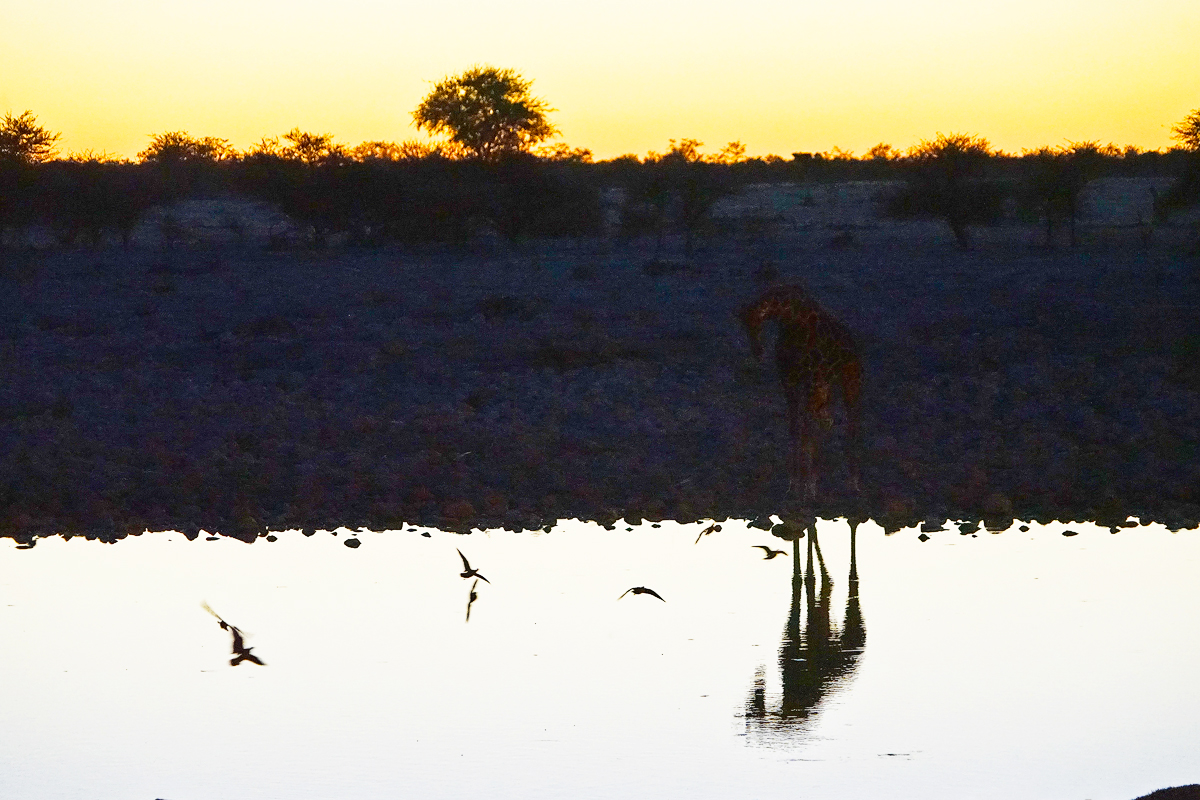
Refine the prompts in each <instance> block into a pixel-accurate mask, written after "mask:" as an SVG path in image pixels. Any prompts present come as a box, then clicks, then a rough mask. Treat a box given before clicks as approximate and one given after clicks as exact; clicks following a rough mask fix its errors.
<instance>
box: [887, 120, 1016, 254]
mask: <svg viewBox="0 0 1200 800" xmlns="http://www.w3.org/2000/svg"><path fill="white" fill-rule="evenodd" d="M993 155H994V154H993V152H992V147H991V144H989V142H988V140H987V139H985V138H984V137H982V136H977V135H974V134H968V133H949V134H943V133H939V134H938V135H937V137H936V138H934V139H932V140H924V139H923V140H921V141H920V142H919V143H918V144H916V145H914V146H913V147H911V148H909V150H908V152H907V153H905V155H904V159H903V161H904V164H905V166H906V168H907V170H908V187H907V188H906V189H905V190H904V191H903V192H900V193H899V194H897V195H896V196H895V197H893V198H892V200H891V203H890V206H889V210H890V211H891V213H892V214H893V215H895V216H900V217H905V216H924V217H934V218H938V219H943V220H945V221H946V223H947V224H948V225H949V226H950V229H951V230H952V231H953V232H954V238H955V239H956V240H957V241H958V243H959V245H960V246H961V247H964V248H966V247H970V236H969V233H968V226H969V225H972V224H979V223H984V222H990V221H993V220H995V219H996V218H997V217H998V216H999V214H1000V210H1001V203H1002V200H1003V187H1002V186H1001V185H1000V184H999V183H998V182H996V181H989V180H988V175H987V167H988V164H989V162H990V161H991V159H992V156H993Z"/></svg>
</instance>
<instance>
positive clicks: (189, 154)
mask: <svg viewBox="0 0 1200 800" xmlns="http://www.w3.org/2000/svg"><path fill="white" fill-rule="evenodd" d="M235 154H236V151H235V150H234V149H233V148H232V147H230V146H229V141H228V140H226V139H218V138H217V137H215V136H204V137H199V138H198V137H195V136H192V135H191V134H189V133H188V132H187V131H167V132H166V133H154V134H151V135H150V144H149V145H148V146H147V147H146V149H145V150H143V151H141V152H140V153H138V154H137V157H138V160H139V161H143V162H145V163H148V164H178V163H195V162H208V163H216V162H218V161H224V160H226V159H228V158H231V157H233V156H234V155H235Z"/></svg>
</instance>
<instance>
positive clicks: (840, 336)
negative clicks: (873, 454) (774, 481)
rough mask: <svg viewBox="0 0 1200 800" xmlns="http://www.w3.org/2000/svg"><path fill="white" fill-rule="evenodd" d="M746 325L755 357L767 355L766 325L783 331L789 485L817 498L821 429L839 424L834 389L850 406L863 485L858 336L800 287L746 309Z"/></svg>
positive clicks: (773, 292)
mask: <svg viewBox="0 0 1200 800" xmlns="http://www.w3.org/2000/svg"><path fill="white" fill-rule="evenodd" d="M740 316H741V321H742V326H743V327H744V328H745V330H746V334H747V336H749V338H750V349H751V351H752V352H753V354H754V357H755V359H757V360H759V361H761V360H762V357H763V345H762V327H763V324H764V323H766V322H768V321H770V320H775V321H776V322H777V323H778V324H779V335H778V337H777V339H776V344H775V360H776V363H777V365H778V367H779V380H780V382H781V383H782V385H783V393H784V397H785V398H786V399H787V405H788V437H789V441H790V452H789V456H788V472H789V487H790V489H791V490H792V491H796V490H797V489H798V488H800V489H803V492H804V499H806V500H812V499H813V498H814V497H815V496H816V489H817V475H816V466H815V460H816V452H817V433H818V432H817V430H816V427H815V426H814V425H813V423H814V422H817V421H819V422H820V423H821V424H822V427H824V428H829V427H832V425H833V413H832V408H831V405H830V403H831V400H832V387H833V386H834V385H837V386H839V387H840V388H841V392H842V400H843V402H844V403H845V405H846V416H847V420H848V428H849V431H848V434H849V441H850V447H849V448H848V451H849V453H850V480H851V488H853V489H854V490H855V491H857V489H858V454H857V450H858V427H859V424H858V401H859V395H860V392H861V389H862V357H861V354H860V350H859V347H858V343H857V342H856V341H855V338H854V334H852V333H851V332H850V330H849V329H848V328H847V327H846V326H845V325H843V324H842V323H841V322H840V321H838V320H837V319H836V318H835V317H834V316H833V315H832V314H830V313H829V312H828V311H826V310H825V309H823V308H822V307H821V306H820V305H819V304H818V303H817V302H816V301H815V300H813V298H812V297H811V296H810V295H809V294H808V293H807V292H806V291H804V289H802V288H801V287H799V286H796V285H784V286H776V287H773V288H771V289H768V290H767V291H766V292H764V293H763V294H762V295H761V296H760V297H759V298H758V300H756V301H755V302H754V303H751V304H750V305H748V306H746V307H744V308H743V309H742V310H741V314H740Z"/></svg>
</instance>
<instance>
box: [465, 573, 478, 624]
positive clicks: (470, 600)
mask: <svg viewBox="0 0 1200 800" xmlns="http://www.w3.org/2000/svg"><path fill="white" fill-rule="evenodd" d="M478 585H479V578H476V579H475V582H474V583H472V584H471V596H470V597H469V598H468V599H467V622H470V621H471V606H472V605H473V604H474V603H475V601H476V600H478V599H479V593H478V592H476V591H475V587H476V586H478Z"/></svg>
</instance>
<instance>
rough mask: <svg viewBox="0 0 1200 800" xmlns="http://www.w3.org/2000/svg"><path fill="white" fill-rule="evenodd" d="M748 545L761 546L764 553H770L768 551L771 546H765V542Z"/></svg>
mask: <svg viewBox="0 0 1200 800" xmlns="http://www.w3.org/2000/svg"><path fill="white" fill-rule="evenodd" d="M750 546H751V547H759V548H762V551H763V552H764V553H770V552H771V548H769V547H767V546H766V545H765V544H752V545H750Z"/></svg>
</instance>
